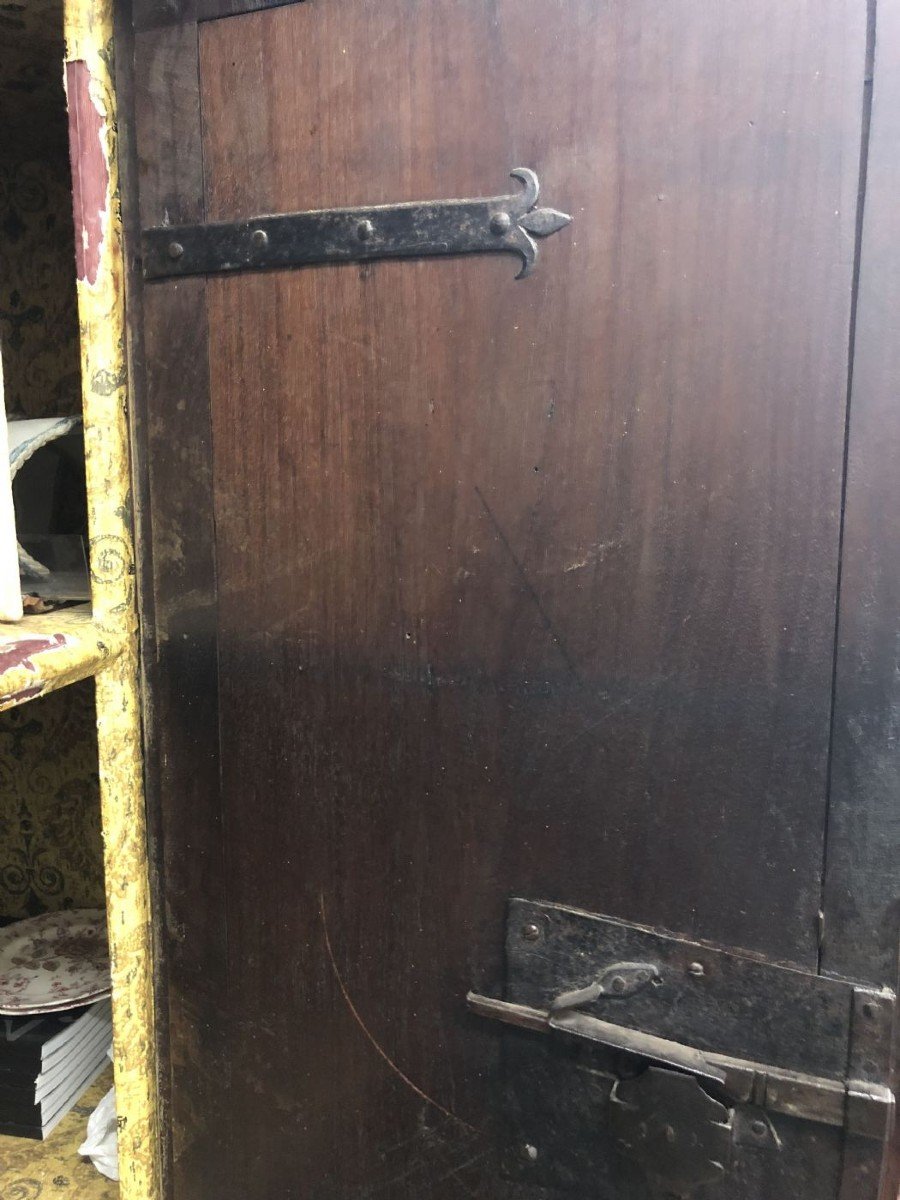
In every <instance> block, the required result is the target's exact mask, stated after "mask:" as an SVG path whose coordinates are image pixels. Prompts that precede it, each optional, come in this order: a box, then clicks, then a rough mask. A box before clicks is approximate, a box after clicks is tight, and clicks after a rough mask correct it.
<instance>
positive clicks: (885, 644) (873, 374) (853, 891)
mask: <svg viewBox="0 0 900 1200" xmlns="http://www.w3.org/2000/svg"><path fill="white" fill-rule="evenodd" d="M898 145H900V4H898V3H897V0H884V3H880V4H879V6H878V25H877V36H876V42H875V88H874V93H873V97H872V128H871V140H870V145H869V165H868V172H867V178H866V200H865V215H864V221H863V237H862V253H861V259H860V275H859V299H858V305H857V319H856V337H855V354H854V359H853V387H852V393H851V410H850V411H851V421H850V440H849V447H848V464H847V500H846V508H845V525H844V547H843V569H842V575H841V600H840V630H839V646H838V661H837V689H836V697H835V722H834V751H833V753H834V759H833V768H832V788H831V829H830V833H829V839H828V863H827V872H826V889H825V914H826V936H825V944H824V947H823V953H822V964H823V967H824V968H825V969H826V970H828V971H832V972H834V973H836V974H839V975H849V976H853V977H858V978H861V979H868V980H871V981H872V982H874V983H879V984H890V985H892V986H893V985H894V983H895V981H896V978H897V950H898V934H900V887H898V880H900V802H898V797H900V757H898V754H897V739H898V735H900V674H898V639H900V559H898V546H900V405H898V397H900V338H898V324H900V322H898V313H900V210H898V206H897V195H898V189H900V158H898V154H897V147H898Z"/></svg>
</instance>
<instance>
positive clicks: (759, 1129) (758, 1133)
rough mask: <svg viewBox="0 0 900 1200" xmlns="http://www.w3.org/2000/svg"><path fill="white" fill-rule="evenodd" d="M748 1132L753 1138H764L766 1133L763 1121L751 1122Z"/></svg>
mask: <svg viewBox="0 0 900 1200" xmlns="http://www.w3.org/2000/svg"><path fill="white" fill-rule="evenodd" d="M750 1132H751V1133H752V1134H753V1136H754V1137H758V1138H764V1137H765V1136H766V1133H767V1132H768V1130H767V1128H766V1123H765V1121H751V1123H750Z"/></svg>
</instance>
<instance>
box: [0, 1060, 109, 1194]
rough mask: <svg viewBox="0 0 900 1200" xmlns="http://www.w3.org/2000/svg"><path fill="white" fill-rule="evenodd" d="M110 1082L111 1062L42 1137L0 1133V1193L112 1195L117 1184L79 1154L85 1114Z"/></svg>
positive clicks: (95, 1104)
mask: <svg viewBox="0 0 900 1200" xmlns="http://www.w3.org/2000/svg"><path fill="white" fill-rule="evenodd" d="M111 1087H112V1067H110V1068H108V1070H106V1071H104V1072H103V1074H102V1075H101V1076H100V1078H99V1079H98V1080H97V1081H96V1083H94V1084H93V1085H92V1087H91V1088H90V1090H89V1091H87V1092H85V1094H84V1096H83V1097H82V1099H81V1101H80V1102H79V1103H78V1104H76V1105H75V1107H74V1108H73V1109H72V1111H71V1112H70V1113H69V1114H68V1116H66V1117H64V1118H63V1119H62V1121H60V1123H59V1125H58V1126H57V1127H56V1129H54V1130H53V1133H51V1135H50V1137H49V1138H48V1139H47V1141H46V1142H31V1141H28V1140H26V1139H24V1138H8V1137H0V1196H2V1197H6V1196H10V1197H13V1196H15V1197H22V1200H31V1198H32V1197H37V1196H40V1197H41V1200H117V1198H118V1195H119V1185H118V1184H117V1183H113V1182H112V1181H111V1180H109V1179H105V1178H104V1177H103V1176H102V1175H101V1174H100V1172H99V1171H98V1170H97V1169H96V1168H95V1167H94V1165H93V1163H91V1162H90V1161H89V1160H88V1159H86V1158H81V1157H79V1154H78V1147H79V1146H80V1145H81V1143H82V1142H83V1141H84V1135H85V1129H86V1127H87V1119H88V1116H89V1114H90V1113H91V1112H92V1111H93V1109H94V1108H96V1106H97V1105H98V1104H99V1102H100V1101H101V1100H102V1098H103V1096H104V1095H105V1094H106V1092H108V1091H109V1089H110V1088H111Z"/></svg>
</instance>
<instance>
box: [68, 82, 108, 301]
mask: <svg viewBox="0 0 900 1200" xmlns="http://www.w3.org/2000/svg"><path fill="white" fill-rule="evenodd" d="M90 86H91V73H90V71H89V70H88V66H87V63H86V62H84V61H83V60H81V59H76V60H75V61H74V62H67V63H66V96H67V97H68V102H69V157H70V159H71V162H72V208H73V211H74V215H75V261H76V264H77V266H78V278H79V279H80V280H82V282H84V283H90V284H94V283H96V282H97V273H98V271H99V270H100V252H101V248H102V244H103V221H104V217H105V216H106V201H107V191H108V189H109V168H108V167H107V165H106V154H105V151H104V145H103V117H102V115H101V113H100V112H99V110H98V109H97V106H96V104H95V103H94V101H93V100H92V99H91V91H90Z"/></svg>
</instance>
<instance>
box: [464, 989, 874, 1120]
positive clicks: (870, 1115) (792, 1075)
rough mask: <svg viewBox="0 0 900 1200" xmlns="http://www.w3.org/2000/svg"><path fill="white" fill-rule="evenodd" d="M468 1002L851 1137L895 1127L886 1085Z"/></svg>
mask: <svg viewBox="0 0 900 1200" xmlns="http://www.w3.org/2000/svg"><path fill="white" fill-rule="evenodd" d="M466 999H467V1003H468V1006H469V1008H470V1010H471V1011H472V1012H474V1013H477V1014H478V1015H479V1016H482V1017H490V1018H493V1019H494V1020H497V1021H502V1022H504V1023H505V1024H507V1025H514V1026H516V1027H518V1028H519V1029H529V1030H532V1031H534V1032H536V1033H552V1032H557V1033H564V1034H570V1035H572V1036H574V1037H578V1038H584V1039H586V1040H588V1041H593V1042H598V1043H599V1044H601V1045H603V1046H607V1047H609V1048H611V1049H614V1050H623V1051H626V1052H628V1053H631V1054H635V1055H638V1056H640V1057H643V1058H647V1059H649V1060H651V1061H652V1062H655V1063H661V1064H664V1065H666V1066H671V1067H675V1068H677V1069H678V1070H681V1071H684V1072H685V1073H687V1074H691V1075H694V1076H697V1077H699V1078H700V1079H703V1080H706V1081H707V1082H709V1083H712V1084H714V1085H718V1086H719V1087H720V1088H722V1089H723V1091H724V1092H725V1093H726V1094H727V1095H728V1096H729V1097H730V1098H731V1099H733V1100H734V1101H735V1102H737V1103H746V1104H753V1105H755V1106H757V1107H759V1108H763V1109H767V1110H768V1111H770V1112H777V1113H782V1114H784V1115H786V1116H791V1117H797V1118H799V1119H801V1120H806V1121H814V1122H816V1123H818V1124H820V1125H832V1126H837V1127H839V1128H844V1127H846V1128H847V1129H848V1130H849V1132H851V1133H855V1134H857V1135H858V1136H860V1137H864V1138H872V1139H874V1140H877V1141H883V1140H884V1138H885V1136H886V1131H887V1130H889V1129H890V1124H891V1120H892V1114H893V1107H894V1097H893V1094H892V1093H891V1090H890V1088H887V1087H884V1086H883V1085H880V1084H873V1083H865V1082H861V1081H856V1080H850V1081H848V1082H841V1081H839V1080H834V1079H825V1078H820V1077H817V1076H813V1075H806V1074H803V1073H801V1072H797V1071H786V1070H784V1069H782V1068H780V1067H774V1066H769V1065H768V1064H763V1063H756V1062H749V1061H747V1060H744V1059H739V1058H731V1057H729V1056H728V1055H724V1054H715V1053H710V1052H709V1051H705V1050H704V1051H700V1050H697V1049H695V1048H694V1047H692V1046H685V1045H682V1044H681V1043H679V1042H674V1041H670V1040H669V1039H667V1038H661V1037H657V1036H656V1035H655V1034H648V1033H644V1032H641V1031H640V1030H635V1029H628V1028H626V1027H625V1026H622V1025H616V1024H614V1023H613V1022H611V1021H603V1020H600V1019H599V1018H598V1017H593V1016H590V1015H589V1014H588V1013H584V1012H579V1011H577V1010H573V1009H564V1010H562V1011H560V1010H558V1009H556V1008H554V1007H551V1008H550V1009H548V1010H542V1009H538V1008H531V1007H530V1006H528V1005H524V1004H511V1003H509V1002H508V1001H504V1000H497V999H494V998H492V997H490V996H481V995H478V994H477V993H475V992H470V993H469V995H468V996H467V998H466Z"/></svg>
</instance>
